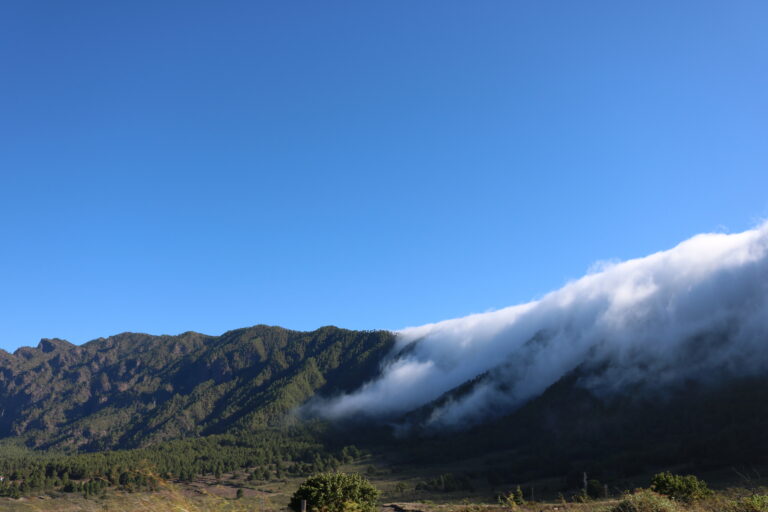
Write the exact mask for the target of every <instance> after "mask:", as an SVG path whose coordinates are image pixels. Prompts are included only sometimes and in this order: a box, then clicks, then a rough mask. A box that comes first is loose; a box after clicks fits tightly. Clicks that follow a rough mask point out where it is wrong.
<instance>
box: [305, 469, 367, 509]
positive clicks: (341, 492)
mask: <svg viewBox="0 0 768 512" xmlns="http://www.w3.org/2000/svg"><path fill="white" fill-rule="evenodd" d="M378 497H379V491H378V490H377V489H376V488H375V487H374V486H373V485H372V484H371V483H370V482H369V481H368V480H366V479H365V478H364V477H362V476H361V475H358V474H356V473H352V474H346V473H320V474H317V475H314V476H311V477H309V478H308V479H307V480H305V481H304V483H303V484H301V485H300V486H299V488H298V489H297V490H296V492H295V493H293V497H291V503H290V507H291V509H293V510H294V511H296V512H300V511H301V501H302V500H307V510H308V511H316V512H373V511H374V510H375V509H376V499H377V498H378Z"/></svg>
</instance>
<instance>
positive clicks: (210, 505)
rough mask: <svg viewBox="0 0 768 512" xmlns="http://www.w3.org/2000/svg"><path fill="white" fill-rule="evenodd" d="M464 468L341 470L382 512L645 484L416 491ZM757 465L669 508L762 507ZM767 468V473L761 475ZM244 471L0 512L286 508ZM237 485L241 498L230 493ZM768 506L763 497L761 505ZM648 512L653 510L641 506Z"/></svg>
mask: <svg viewBox="0 0 768 512" xmlns="http://www.w3.org/2000/svg"><path fill="white" fill-rule="evenodd" d="M463 469H464V470H465V469H466V466H464V467H461V468H459V467H456V468H454V467H447V466H435V467H432V468H430V467H426V468H424V467H422V468H419V469H418V470H416V469H413V468H411V469H409V468H407V467H404V468H393V467H391V466H387V465H385V464H384V463H383V462H382V461H377V460H376V459H373V458H371V459H368V460H365V461H362V462H361V463H357V464H354V465H347V466H344V467H342V468H341V471H345V472H357V473H361V474H364V475H365V476H366V477H367V478H368V479H369V480H370V481H371V482H372V483H373V484H374V485H375V486H376V487H377V488H378V489H379V490H381V492H382V494H381V499H380V500H379V502H380V510H381V511H382V512H510V511H512V510H514V511H516V512H541V511H569V512H607V511H610V510H611V509H613V508H614V507H616V505H618V504H619V502H620V501H621V500H622V498H623V496H624V494H625V493H626V492H628V491H629V490H632V489H635V488H639V487H647V485H648V482H649V480H650V475H643V476H639V477H637V478H636V479H633V480H626V481H621V482H614V485H612V486H611V487H610V488H609V496H607V497H605V498H602V499H599V500H594V501H590V502H588V503H580V502H577V501H576V500H574V498H573V493H570V494H569V493H568V492H562V481H561V480H558V479H551V480H541V481H537V482H525V483H523V484H522V485H521V487H522V489H523V490H524V493H525V499H526V501H527V503H526V504H525V505H523V506H512V507H510V506H501V505H499V503H498V501H497V496H498V495H499V494H501V493H503V492H505V491H509V490H511V489H510V488H509V487H503V486H492V485H490V484H488V483H487V482H484V481H483V480H482V479H477V480H474V481H473V486H472V487H473V488H472V489H471V490H457V491H454V492H437V491H433V490H424V489H417V486H418V484H419V483H420V482H423V481H425V480H428V479H430V478H433V477H434V476H435V475H439V474H445V473H450V472H459V471H461V470H463ZM762 474H763V473H761V472H760V471H758V470H754V469H753V470H751V471H749V472H747V471H737V470H736V469H730V470H721V471H717V472H712V473H709V474H704V475H701V476H702V477H704V479H705V480H706V481H707V482H709V484H710V487H712V488H713V489H714V490H715V491H716V493H715V495H714V496H712V497H711V498H708V499H706V500H702V501H700V502H697V503H694V504H678V505H677V508H676V510H679V511H683V510H690V511H694V512H768V506H767V507H766V509H765V510H762V509H760V508H744V507H741V508H739V507H738V506H737V504H738V500H739V499H742V498H744V497H747V496H750V495H755V494H768V478H763V477H762V476H761V475H762ZM765 474H768V473H765ZM247 477H248V473H247V472H245V471H243V472H237V473H230V474H225V475H222V476H221V478H218V479H216V478H214V477H205V478H198V479H196V480H194V481H193V482H189V483H177V482H162V483H161V488H160V490H159V491H158V492H153V493H149V492H136V493H122V492H116V491H114V490H109V491H108V492H107V493H106V494H105V495H103V496H99V497H91V498H88V499H85V498H84V497H83V496H82V495H79V494H67V493H52V494H51V495H40V496H27V497H24V498H21V499H17V500H14V499H10V498H0V512H12V511H13V512H16V511H20V512H21V511H39V512H80V511H83V512H85V511H87V512H109V511H111V512H139V511H141V512H171V511H173V512H276V511H285V510H287V506H288V502H289V499H290V496H291V495H292V494H293V492H294V491H295V490H296V488H297V487H298V486H299V484H300V483H301V482H302V481H303V480H304V479H303V478H288V479H281V480H272V481H269V482H263V481H249V480H248V478H247ZM238 489H240V490H241V497H239V498H238V497H237V493H238ZM767 505H768V503H767ZM648 512H660V511H657V510H648Z"/></svg>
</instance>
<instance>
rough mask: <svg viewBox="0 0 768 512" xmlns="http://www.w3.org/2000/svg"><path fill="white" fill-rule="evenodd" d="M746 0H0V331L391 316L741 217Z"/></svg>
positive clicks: (528, 294)
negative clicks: (207, 0) (633, 0)
mask: <svg viewBox="0 0 768 512" xmlns="http://www.w3.org/2000/svg"><path fill="white" fill-rule="evenodd" d="M767 19H768V4H767V3H765V2H762V1H734V2H708V1H688V2H685V1H681V2H666V1H648V2H616V1H585V2H572V1H565V0H563V1H551V2H541V1H483V2H466V1H465V2H456V1H451V0H439V1H437V0H435V1H419V2H413V1H397V0H392V1H389V0H388V1H386V2H385V1H376V2H374V1H370V2H368V1H366V2H360V1H346V2H341V1H327V2H309V1H294V2H286V1H264V2H251V1H239V2H238V1H232V2H197V1H183V2H182V1H178V2H170V1H169V2H144V1H136V2H101V1H98V2H97V1H91V2H85V1H80V2H79V1H70V2H59V1H10V2H3V4H2V5H1V6H0V347H1V348H5V349H8V350H11V349H14V348H16V347H18V346H21V345H34V344H36V343H37V341H38V339H39V338H41V337H62V338H66V339H69V340H70V341H73V342H76V343H82V342H84V341H87V340H89V339H93V338H96V337H99V336H108V335H111V334H115V333H118V332H122V331H141V332H149V333H154V334H163V333H167V334H175V333H179V332H183V331H186V330H196V331H202V332H206V333H210V334H219V333H221V332H224V331H226V330H229V329H233V328H237V327H241V326H247V325H252V324H257V323H267V324H278V325H283V326H286V327H290V328H295V329H313V328H315V327H318V326H321V325H328V324H334V325H339V326H343V327H349V328H364V329H371V328H391V329H397V328H402V327H405V326H409V325H418V324H423V323H427V322H432V321H438V320H442V319H445V318H450V317H455V316H461V315H465V314H468V313H472V312H480V311H486V310H489V309H493V308H499V307H503V306H507V305H511V304H514V303H518V302H523V301H527V300H530V299H532V298H535V297H539V296H541V295H542V294H543V293H546V292H547V291H549V290H552V289H554V288H557V287H559V286H560V285H562V284H563V283H564V282H566V281H567V280H569V279H574V278H577V277H579V276H580V275H582V274H583V273H584V272H585V271H586V270H587V269H588V268H589V267H590V265H591V264H592V263H593V262H595V261H596V260H605V259H626V258H631V257H635V256H643V255H646V254H648V253H651V252H655V251H658V250H662V249H666V248H669V247H671V246H672V245H674V244H676V243H677V242H679V241H681V240H683V239H685V238H688V237H689V236H691V235H693V234H696V233H699V232H703V231H713V230H718V231H722V230H725V231H739V230H743V229H746V228H749V227H752V226H754V225H755V224H756V223H757V222H759V221H760V220H762V219H765V218H766V217H768V194H766V190H768V144H766V141H767V140H768V30H766V20H767Z"/></svg>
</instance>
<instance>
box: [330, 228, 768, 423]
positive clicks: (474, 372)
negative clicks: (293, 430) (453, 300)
mask: <svg viewBox="0 0 768 512" xmlns="http://www.w3.org/2000/svg"><path fill="white" fill-rule="evenodd" d="M584 363H586V364H590V363H593V364H594V365H595V366H598V365H599V366H600V368H601V369H602V371H601V372H599V373H597V372H596V373H594V374H592V377H590V379H589V380H588V381H585V382H584V384H585V385H588V386H590V387H591V388H592V389H595V390H597V391H600V392H605V393H610V392H611V391H613V390H617V389H621V388H623V387H624V386H627V385H655V386H659V385H665V384H669V383H674V382H676V381H679V380H681V379H690V378H700V377H703V376H712V375H720V374H723V373H728V374H733V375H748V374H755V373H757V372H766V369H768V223H766V224H763V225H762V226H760V227H758V228H756V229H753V230H750V231H746V232H743V233H738V234H702V235H698V236H695V237H693V238H691V239H689V240H686V241H685V242H683V243H681V244H679V245H678V246H676V247H675V248H673V249H670V250H668V251H663V252H659V253H656V254H652V255H650V256H647V257H644V258H639V259H634V260H629V261H625V262H622V263H615V264H610V265H607V266H603V267H601V268H600V269H599V271H595V272H593V273H590V274H588V275H586V276H584V277H582V278H581V279H578V280H576V281H573V282H570V283H568V284H566V285H565V286H563V287H562V288H561V289H559V290H557V291H554V292H551V293H549V294H547V295H545V296H544V297H543V298H541V299H540V300H537V301H533V302H529V303H527V304H521V305H517V306H512V307H508V308H505V309H501V310H498V311H494V312H490V313H483V314H476V315H470V316H467V317H464V318H458V319H453V320H447V321H443V322H439V323H435V324H429V325H424V326H421V327H413V328H408V329H404V330H402V331H400V332H399V333H398V339H397V346H396V348H395V350H394V351H393V353H392V354H391V355H390V358H389V359H388V361H387V362H386V363H385V366H384V368H383V369H382V374H381V376H380V378H378V379H376V380H374V381H372V382H369V383H367V384H366V385H364V386H363V387H362V388H360V389H359V390H357V391H356V392H353V393H351V394H348V395H344V396H340V397H337V398H335V399H332V400H329V401H327V402H325V403H323V404H321V405H320V406H318V405H316V406H315V410H319V411H321V412H322V414H323V415H325V416H327V417H331V418H338V417H344V416H349V415H359V414H365V415H373V416H393V415H397V414H400V413H404V412H407V411H410V410H412V409H414V408H416V407H419V406H422V405H424V404H427V403H430V402H432V401H433V400H435V399H437V398H438V397H440V396H441V395H443V394H444V393H446V392H448V391H450V390H451V389H453V388H455V387H456V386H459V385H461V384H463V383H465V382H466V381H468V380H470V379H473V378H475V377H477V376H479V375H481V374H484V373H486V372H487V374H486V375H485V378H483V379H482V380H481V382H480V383H479V384H478V385H477V386H475V387H474V388H473V389H472V390H471V392H469V393H467V394H465V395H463V396H462V397H461V398H456V399H451V400H448V401H447V402H446V403H444V404H443V405H442V406H440V407H438V408H436V409H435V410H434V411H433V413H432V416H431V418H430V419H429V420H428V423H429V424H432V425H434V426H441V425H461V424H467V423H471V422H474V421H476V420H478V419H480V418H482V417H485V416H487V415H489V414H498V413H500V412H504V411H508V410H510V409H512V408H514V407H516V406H519V405H520V404H522V403H524V402H525V401H527V400H529V399H531V398H532V397H535V396H537V395H538V394H540V393H542V392H543V391H544V390H545V389H546V388H547V387H549V386H550V385H551V384H553V383H554V382H556V381H557V380H558V379H559V378H561V377H562V376H563V375H565V374H566V373H568V372H569V371H571V370H573V369H574V368H576V367H577V366H579V365H581V364H584Z"/></svg>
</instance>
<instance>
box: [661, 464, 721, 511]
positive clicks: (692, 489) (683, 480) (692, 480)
mask: <svg viewBox="0 0 768 512" xmlns="http://www.w3.org/2000/svg"><path fill="white" fill-rule="evenodd" d="M651 490H653V491H655V492H657V493H659V494H663V495H664V496H669V497H670V498H672V499H673V500H678V501H685V502H686V503H691V502H694V501H696V500H700V499H703V498H706V497H708V496H711V495H712V491H710V490H709V488H708V487H707V483H706V482H705V481H704V480H700V479H698V478H696V477H695V476H693V475H685V476H683V475H674V474H672V473H670V472H669V471H667V472H664V473H658V474H657V475H654V477H653V479H652V480H651Z"/></svg>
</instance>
